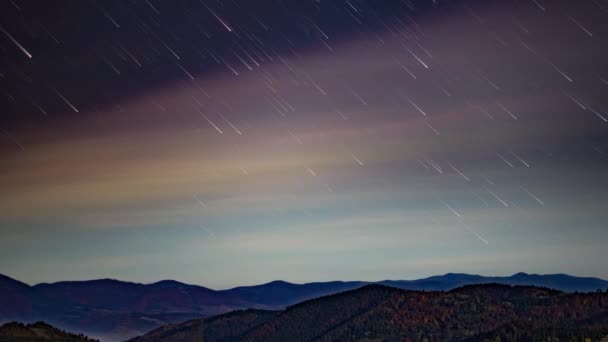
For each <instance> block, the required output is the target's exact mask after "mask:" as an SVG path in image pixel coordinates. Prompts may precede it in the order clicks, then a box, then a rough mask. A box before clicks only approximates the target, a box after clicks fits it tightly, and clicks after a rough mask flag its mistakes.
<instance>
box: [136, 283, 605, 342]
mask: <svg viewBox="0 0 608 342" xmlns="http://www.w3.org/2000/svg"><path fill="white" fill-rule="evenodd" d="M606 336H608V293H605V292H596V293H585V294H582V293H568V294H567V293H563V292H560V291H557V290H551V289H548V288H540V287H530V286H516V287H511V286H509V285H500V284H484V285H468V286H465V287H462V288H457V289H455V290H452V291H448V292H438V291H432V292H422V291H406V290H401V289H397V288H393V287H388V286H384V285H377V284H374V285H366V286H364V287H361V288H359V289H356V290H351V291H346V292H342V293H339V294H335V295H330V296H325V297H321V298H317V299H312V300H309V301H305V302H303V303H300V304H296V305H293V306H290V307H288V308H287V309H285V310H283V311H262V310H246V311H237V312H232V313H229V314H225V315H220V316H217V317H213V318H209V319H198V320H193V321H189V322H185V323H183V324H178V325H172V326H165V327H161V328H159V329H156V330H154V331H152V332H150V333H148V334H146V335H143V336H141V337H138V338H135V339H133V340H131V342H159V341H250V342H255V341H290V342H291V341H293V342H297V341H464V340H467V341H535V340H539V341H541V340H542V341H548V340H554V341H557V340H558V339H559V341H583V340H585V339H586V338H589V339H590V340H592V341H598V340H599V339H601V338H604V337H606Z"/></svg>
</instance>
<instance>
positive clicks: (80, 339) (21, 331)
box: [0, 322, 97, 342]
mask: <svg viewBox="0 0 608 342" xmlns="http://www.w3.org/2000/svg"><path fill="white" fill-rule="evenodd" d="M44 341H54V342H93V341H97V340H93V339H90V338H88V337H86V336H84V335H76V334H72V333H68V332H65V331H63V330H59V329H57V328H55V327H53V326H51V325H48V324H46V323H43V322H36V323H33V324H22V323H15V322H12V323H7V324H5V325H3V326H1V327H0V342H44Z"/></svg>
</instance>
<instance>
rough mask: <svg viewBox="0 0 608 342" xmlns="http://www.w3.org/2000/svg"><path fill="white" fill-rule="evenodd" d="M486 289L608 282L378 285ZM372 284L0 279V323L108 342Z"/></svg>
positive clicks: (519, 278)
mask: <svg viewBox="0 0 608 342" xmlns="http://www.w3.org/2000/svg"><path fill="white" fill-rule="evenodd" d="M484 283H501V284H508V285H533V286H543V287H549V288H553V289H556V290H560V291H564V292H574V291H579V292H589V291H595V290H597V289H608V281H605V280H602V279H598V278H581V277H573V276H568V275H564V274H554V275H535V274H525V273H517V274H514V275H512V276H509V277H484V276H480V275H468V274H457V273H448V274H445V275H441V276H434V277H428V278H424V279H418V280H385V281H380V282H377V283H375V284H380V285H386V286H390V287H393V288H399V289H405V290H420V291H447V290H451V289H454V288H457V287H461V286H464V285H469V284H484ZM369 284H371V283H370V282H363V281H348V282H342V281H332V282H316V283H307V284H293V283H289V282H285V281H273V282H269V283H266V284H261V285H255V286H240V287H235V288H232V289H228V290H219V291H218V290H212V289H209V288H206V287H203V286H197V285H189V284H184V283H180V282H178V281H174V280H163V281H159V282H156V283H152V284H139V283H132V282H125V281H119V280H113V279H99V280H89V281H62V282H56V283H42V284H37V285H34V286H30V285H28V284H25V283H22V282H20V281H18V280H15V279H12V278H10V277H7V276H2V275H0V323H3V322H10V321H20V322H36V321H45V322H48V323H50V324H52V325H53V326H56V327H59V328H61V329H65V330H70V331H82V332H83V333H85V334H87V335H88V336H92V337H96V338H103V339H104V340H124V339H126V338H130V337H134V336H137V335H141V334H143V333H145V332H147V331H150V330H153V329H155V328H158V327H160V326H163V325H165V324H168V323H179V322H184V321H186V320H191V319H198V318H201V317H209V316H214V315H218V314H223V313H226V312H230V311H233V310H242V309H260V310H262V309H263V310H280V309H284V308H285V307H287V306H290V305H293V304H296V303H299V302H303V301H306V300H309V299H313V298H318V297H321V296H326V295H331V294H335V293H340V292H344V291H348V290H353V289H357V288H360V287H362V286H365V285H369Z"/></svg>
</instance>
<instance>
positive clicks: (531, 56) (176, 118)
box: [0, 0, 608, 289]
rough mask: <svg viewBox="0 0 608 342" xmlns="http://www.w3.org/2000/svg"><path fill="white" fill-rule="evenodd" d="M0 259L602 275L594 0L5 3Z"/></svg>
mask: <svg viewBox="0 0 608 342" xmlns="http://www.w3.org/2000/svg"><path fill="white" fill-rule="evenodd" d="M0 109H1V111H0V115H1V116H0V189H1V191H2V195H1V196H0V236H1V239H0V273H3V274H6V275H9V276H11V277H14V278H17V279H20V280H23V281H26V282H29V283H37V282H43V281H44V282H48V281H58V280H73V279H94V278H102V277H110V278H118V279H123V280H130V281H137V282H152V281H156V280H159V279H176V280H180V281H184V282H189V283H195V284H201V285H204V286H209V287H211V288H216V289H221V288H229V287H233V286H237V285H247V284H257V283H263V282H267V281H271V280H275V279H283V280H287V281H292V282H310V281H326V280H382V279H414V278H419V277H424V276H430V275H435V274H442V273H447V272H466V273H476V274H484V275H509V274H512V273H516V272H520V271H523V272H534V273H569V274H573V275H584V276H597V277H603V278H608V269H607V268H606V265H605V262H604V259H605V257H606V245H608V179H607V175H608V2H606V1H605V0H585V1H566V0H554V1H549V0H518V1H493V0H492V1H474V0H470V1H464V0H463V1H461V0H449V1H448V0H424V1H423V0H420V1H417V0H383V1H372V0H312V1H311V0H256V1H241V0H230V1H217V0H179V1H161V0H125V1H76V0H73V1H70V0H62V1H58V2H41V1H26V0H3V1H2V2H1V8H0Z"/></svg>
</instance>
